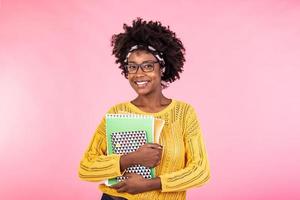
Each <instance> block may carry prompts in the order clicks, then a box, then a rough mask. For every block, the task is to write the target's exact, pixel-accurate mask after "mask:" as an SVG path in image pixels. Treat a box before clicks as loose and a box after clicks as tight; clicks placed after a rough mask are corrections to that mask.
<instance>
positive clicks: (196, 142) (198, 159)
mask: <svg viewBox="0 0 300 200" xmlns="http://www.w3.org/2000/svg"><path fill="white" fill-rule="evenodd" d="M184 143H185V154H186V159H187V163H186V167H185V168H183V169H181V170H179V171H176V172H172V173H167V174H162V175H160V179H161V188H162V192H174V191H183V190H186V189H188V188H191V187H195V186H200V185H203V184H204V183H206V182H207V181H208V180H209V178H210V169H209V162H208V159H207V155H206V150H205V144H204V141H203V137H202V132H201V129H200V125H199V122H198V120H197V115H196V112H195V110H194V109H193V107H191V106H190V107H189V110H188V111H187V116H186V122H185V126H184Z"/></svg>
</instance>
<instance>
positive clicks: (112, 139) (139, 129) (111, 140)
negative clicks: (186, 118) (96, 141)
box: [105, 114, 164, 185]
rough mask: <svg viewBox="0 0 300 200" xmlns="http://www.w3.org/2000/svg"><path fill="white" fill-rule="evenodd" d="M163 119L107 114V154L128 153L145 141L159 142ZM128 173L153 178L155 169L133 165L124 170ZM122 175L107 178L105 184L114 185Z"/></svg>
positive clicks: (122, 177) (122, 178) (148, 116)
mask: <svg viewBox="0 0 300 200" xmlns="http://www.w3.org/2000/svg"><path fill="white" fill-rule="evenodd" d="M163 126H164V121H163V120H161V119H156V118H154V117H153V116H150V115H138V114H107V115H106V141H107V155H111V154H122V155H123V154H128V153H130V152H133V151H136V150H137V149H138V148H139V147H141V146H142V145H144V144H146V143H159V136H160V133H161V131H162V128H163ZM125 172H128V173H137V174H140V175H142V176H143V177H144V178H148V179H151V178H154V177H155V169H154V168H148V167H145V166H142V165H134V166H131V167H129V168H127V169H126V170H125ZM124 179H125V177H124V176H119V177H116V178H112V179H108V180H107V181H106V182H105V184H106V185H114V184H116V183H118V182H119V181H122V180H124Z"/></svg>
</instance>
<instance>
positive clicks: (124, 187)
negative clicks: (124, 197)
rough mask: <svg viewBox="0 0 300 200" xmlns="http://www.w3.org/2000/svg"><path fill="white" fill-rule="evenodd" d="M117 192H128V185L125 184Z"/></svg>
mask: <svg viewBox="0 0 300 200" xmlns="http://www.w3.org/2000/svg"><path fill="white" fill-rule="evenodd" d="M117 192H127V187H126V185H124V186H123V187H121V188H119V189H117Z"/></svg>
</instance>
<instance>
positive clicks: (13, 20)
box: [0, 0, 300, 200]
mask: <svg viewBox="0 0 300 200" xmlns="http://www.w3.org/2000/svg"><path fill="white" fill-rule="evenodd" d="M138 16H141V17H143V18H145V19H147V20H149V19H153V20H161V21H162V22H163V24H167V25H170V27H171V29H172V30H174V31H175V32H177V34H178V37H180V38H181V39H182V41H183V43H184V44H185V47H186V49H187V54H186V58H187V62H186V64H185V71H184V73H183V74H182V78H181V79H180V80H179V81H177V82H175V83H174V84H172V85H171V87H170V88H169V89H167V90H166V91H165V94H166V96H168V97H170V98H175V99H180V100H184V101H187V102H189V103H191V104H192V105H194V107H195V108H196V110H197V112H198V116H199V120H200V122H201V125H202V129H203V132H204V139H205V143H206V146H207V152H208V157H209V160H210V164H211V176H212V177H211V180H210V182H209V183H208V184H207V185H205V186H203V187H201V188H197V189H192V190H189V192H188V199H205V200H215V199H216V200H219V199H221V200H223V199H224V200H227V199H228V200H229V199H230V200H240V199H243V200H248V199H255V200H259V199H289V200H291V199H300V191H299V184H300V176H299V168H300V159H299V151H300V145H299V141H300V140H299V139H300V136H299V135H300V128H299V115H300V106H299V102H300V92H299V86H300V3H299V2H298V1H296V0H294V1H293V0H284V1H283V0H273V1H271V0H269V1H267V0H252V1H233V0H230V1H217V0H214V1H196V0H195V1H183V0H181V1H171V0H168V1H158V0H152V1H143V2H142V1H135V0H134V1H122V0H119V1H117V0H114V1H95V0H91V1H83V0H74V1H70V0H64V1H46V0H35V1H34V0H27V1H21V0H2V1H0V95H1V96H0V159H1V161H0V162H1V164H0V170H1V178H0V197H1V199H12V200H15V199H34V200H35V199H57V200H59V199H72V200H77V199H78V200H79V199H81V200H83V199H98V198H99V196H100V192H99V191H98V189H97V186H98V183H88V182H83V181H80V180H79V178H78V177H77V168H78V165H79V161H80V159H81V157H82V155H83V152H84V151H85V149H86V148H87V145H88V143H89V141H90V139H91V137H92V135H93V133H94V130H95V129H96V127H97V125H98V123H99V122H100V119H101V118H102V116H103V115H104V114H105V111H106V110H107V109H108V108H109V107H110V106H112V105H113V104H115V103H118V102H120V101H128V100H130V99H132V98H134V97H135V93H134V92H133V90H132V89H131V87H130V86H129V84H128V83H127V81H126V80H125V79H124V78H123V77H122V76H121V75H120V71H119V69H118V68H117V66H116V65H115V64H114V58H113V57H112V56H111V47H110V37H111V35H112V34H113V33H118V32H120V31H122V24H123V23H124V22H126V23H130V22H131V20H132V19H134V18H136V17H138Z"/></svg>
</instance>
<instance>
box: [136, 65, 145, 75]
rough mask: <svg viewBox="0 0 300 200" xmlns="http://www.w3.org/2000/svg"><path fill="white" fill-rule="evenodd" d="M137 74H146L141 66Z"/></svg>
mask: <svg viewBox="0 0 300 200" xmlns="http://www.w3.org/2000/svg"><path fill="white" fill-rule="evenodd" d="M136 74H144V72H143V70H142V67H141V66H138V69H137V71H136Z"/></svg>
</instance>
